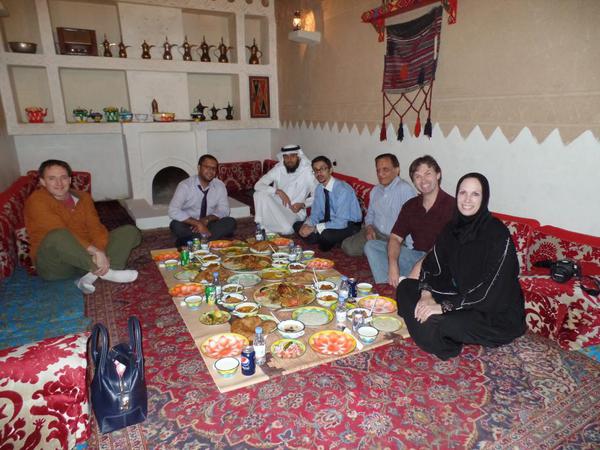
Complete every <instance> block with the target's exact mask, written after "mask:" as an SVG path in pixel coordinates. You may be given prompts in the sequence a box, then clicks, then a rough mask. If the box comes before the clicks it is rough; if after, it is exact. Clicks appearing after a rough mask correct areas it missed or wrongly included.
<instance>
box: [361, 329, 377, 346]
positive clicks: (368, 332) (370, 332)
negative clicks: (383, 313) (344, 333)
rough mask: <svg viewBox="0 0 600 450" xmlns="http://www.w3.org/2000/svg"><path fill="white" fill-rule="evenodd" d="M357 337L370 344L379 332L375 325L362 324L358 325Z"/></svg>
mask: <svg viewBox="0 0 600 450" xmlns="http://www.w3.org/2000/svg"><path fill="white" fill-rule="evenodd" d="M357 333H358V338H359V339H360V340H361V341H362V342H364V343H365V344H372V343H373V342H375V339H377V335H378V334H379V330H378V329H377V328H375V327H370V326H363V327H360V328H359V329H358V331H357Z"/></svg>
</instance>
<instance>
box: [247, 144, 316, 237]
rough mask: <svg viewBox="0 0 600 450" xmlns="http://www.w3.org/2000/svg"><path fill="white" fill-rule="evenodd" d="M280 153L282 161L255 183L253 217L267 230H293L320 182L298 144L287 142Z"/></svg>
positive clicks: (302, 217) (289, 231)
mask: <svg viewBox="0 0 600 450" xmlns="http://www.w3.org/2000/svg"><path fill="white" fill-rule="evenodd" d="M277 156H278V158H279V163H277V164H276V165H275V167H273V168H272V169H271V170H269V171H268V172H267V173H266V174H264V175H263V176H262V177H261V179H260V180H258V181H257V182H256V184H255V185H254V190H255V193H254V210H255V216H254V220H255V221H256V223H259V224H260V225H261V226H262V228H264V229H265V230H267V231H272V232H274V233H280V234H291V233H293V232H294V230H293V228H292V225H294V223H295V222H298V221H299V220H304V219H305V218H306V208H308V207H309V206H310V205H311V204H312V200H313V197H312V196H311V195H312V193H313V191H314V190H315V187H316V186H317V182H316V180H315V177H314V176H313V173H312V167H311V165H310V160H309V159H308V158H307V157H306V156H304V153H303V152H302V149H301V148H300V146H299V145H286V146H285V147H282V149H281V153H279V155H277Z"/></svg>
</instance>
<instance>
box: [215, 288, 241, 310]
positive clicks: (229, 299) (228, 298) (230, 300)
mask: <svg viewBox="0 0 600 450" xmlns="http://www.w3.org/2000/svg"><path fill="white" fill-rule="evenodd" d="M246 300H247V299H246V296H245V295H244V294H242V293H239V292H238V293H231V294H223V296H222V297H221V299H220V300H219V305H221V306H223V308H227V309H228V310H230V311H233V310H234V309H235V307H236V306H237V305H239V304H240V303H243V302H245V301H246Z"/></svg>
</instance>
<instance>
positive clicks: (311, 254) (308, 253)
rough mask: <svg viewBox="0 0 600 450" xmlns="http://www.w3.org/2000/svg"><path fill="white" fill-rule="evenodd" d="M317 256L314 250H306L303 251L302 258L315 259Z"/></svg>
mask: <svg viewBox="0 0 600 450" xmlns="http://www.w3.org/2000/svg"><path fill="white" fill-rule="evenodd" d="M314 257H315V252H314V250H304V251H303V252H302V259H303V260H304V261H306V260H307V259H313V258H314Z"/></svg>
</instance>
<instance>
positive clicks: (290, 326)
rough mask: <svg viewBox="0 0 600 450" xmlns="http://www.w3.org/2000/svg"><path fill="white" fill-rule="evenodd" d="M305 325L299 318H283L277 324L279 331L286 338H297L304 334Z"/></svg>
mask: <svg viewBox="0 0 600 450" xmlns="http://www.w3.org/2000/svg"><path fill="white" fill-rule="evenodd" d="M304 328H305V325H304V324H303V323H302V322H300V321H299V320H293V319H290V320H282V321H281V322H279V323H278V324H277V331H278V332H279V334H280V335H282V336H283V337H284V338H288V339H297V338H299V337H301V336H303V335H304Z"/></svg>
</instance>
